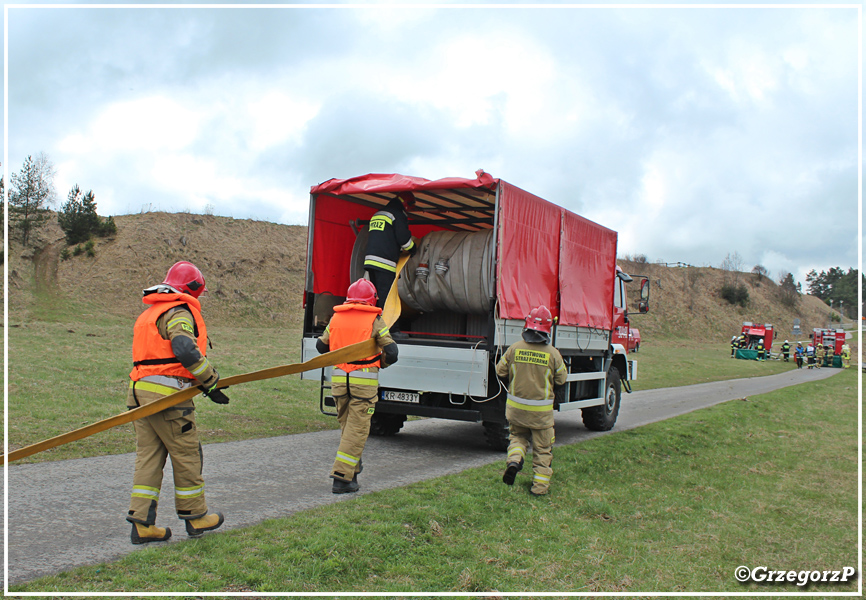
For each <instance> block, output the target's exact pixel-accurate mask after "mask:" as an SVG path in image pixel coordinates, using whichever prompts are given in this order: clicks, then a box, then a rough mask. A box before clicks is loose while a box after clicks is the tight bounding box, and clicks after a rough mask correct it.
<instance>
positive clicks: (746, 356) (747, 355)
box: [734, 348, 758, 360]
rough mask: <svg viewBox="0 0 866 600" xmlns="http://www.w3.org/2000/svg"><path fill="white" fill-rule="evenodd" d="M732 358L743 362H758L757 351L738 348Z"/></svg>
mask: <svg viewBox="0 0 866 600" xmlns="http://www.w3.org/2000/svg"><path fill="white" fill-rule="evenodd" d="M734 356H735V357H736V358H741V359H743V360H758V351H757V350H747V349H745V348H740V349H738V350H737V353H736V354H735V355H734Z"/></svg>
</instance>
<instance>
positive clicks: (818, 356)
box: [815, 342, 824, 369]
mask: <svg viewBox="0 0 866 600" xmlns="http://www.w3.org/2000/svg"><path fill="white" fill-rule="evenodd" d="M823 362H824V344H822V343H821V342H818V345H816V346H815V368H816V369H820V368H821V363H823Z"/></svg>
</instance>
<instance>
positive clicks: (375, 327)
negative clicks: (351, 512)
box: [316, 279, 398, 494]
mask: <svg viewBox="0 0 866 600" xmlns="http://www.w3.org/2000/svg"><path fill="white" fill-rule="evenodd" d="M376 300H377V298H376V288H375V287H374V286H373V284H372V283H371V282H370V281H369V280H367V279H359V280H358V281H356V282H355V283H353V284H352V285H350V286H349V291H348V292H347V294H346V302H345V303H343V304H341V305H340V306H337V307H335V308H334V316H333V317H331V320H330V322H329V323H328V326H327V327H326V328H325V332H324V333H323V334H322V336H321V337H320V338H319V339H317V340H316V349H317V350H318V351H319V353H321V354H324V353H325V352H329V351H332V350H339V349H340V348H344V347H346V346H350V345H352V344H356V343H358V342H363V341H364V340H367V339H370V338H371V337H372V338H374V339H375V340H376V343H377V344H378V346H379V350H380V352H379V353H378V354H376V355H375V356H370V357H367V358H365V359H363V360H358V361H354V362H350V363H341V364H339V365H336V366H335V367H334V370H333V374H332V375H331V392H332V393H333V395H334V399H335V400H336V404H337V420H338V421H339V422H340V430H341V433H340V446H339V448H338V449H337V457H336V458H335V459H334V466H333V468H332V469H331V479H333V480H334V481H333V483H332V484H331V491H332V492H333V493H335V494H346V493H351V492H357V491H358V490H359V489H360V486H359V485H358V473H360V472H361V469H362V466H361V454H362V453H363V452H364V445H365V444H366V443H367V436H369V435H370V419H371V418H372V417H373V413H374V412H375V411H376V401H377V400H378V394H379V367H382V368H385V367H388V366H390V365H393V364H394V363H395V362H397V354H398V349H397V344H396V343H395V342H394V340H393V339H392V338H391V334H390V332H389V330H388V326H387V325H386V324H385V321H384V320H383V319H382V317H381V315H382V309H381V308H378V307H377V306H376Z"/></svg>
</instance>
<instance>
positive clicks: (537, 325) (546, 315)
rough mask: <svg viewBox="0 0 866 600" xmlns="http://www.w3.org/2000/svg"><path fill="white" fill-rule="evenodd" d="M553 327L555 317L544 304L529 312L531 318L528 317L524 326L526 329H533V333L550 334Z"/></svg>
mask: <svg viewBox="0 0 866 600" xmlns="http://www.w3.org/2000/svg"><path fill="white" fill-rule="evenodd" d="M551 327H553V317H552V315H551V314H550V310H549V309H548V308H547V307H546V306H544V305H543V304H542V305H541V306H538V307H536V308H533V309H532V310H531V311H529V316H528V317H526V321H525V324H524V328H525V329H532V330H533V331H540V332H541V333H550V329H551Z"/></svg>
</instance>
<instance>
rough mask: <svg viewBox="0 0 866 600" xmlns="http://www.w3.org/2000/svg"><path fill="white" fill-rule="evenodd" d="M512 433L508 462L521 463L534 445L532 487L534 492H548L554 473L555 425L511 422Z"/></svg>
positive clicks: (509, 441) (509, 442)
mask: <svg viewBox="0 0 866 600" xmlns="http://www.w3.org/2000/svg"><path fill="white" fill-rule="evenodd" d="M510 429H511V433H510V434H509V439H508V456H507V458H506V464H507V463H519V462H520V461H521V460H523V459H524V458H525V457H526V453H527V452H528V451H529V446H530V444H531V445H532V488H531V491H532V493H533V494H538V495H541V494H546V493H547V492H548V490H549V489H550V478H551V476H552V475H553V469H552V468H551V466H550V465H551V463H552V462H553V442H554V440H555V437H554V431H553V427H545V428H543V429H534V428H529V427H524V426H523V425H517V424H515V423H513V422H512V423H511V424H510Z"/></svg>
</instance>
